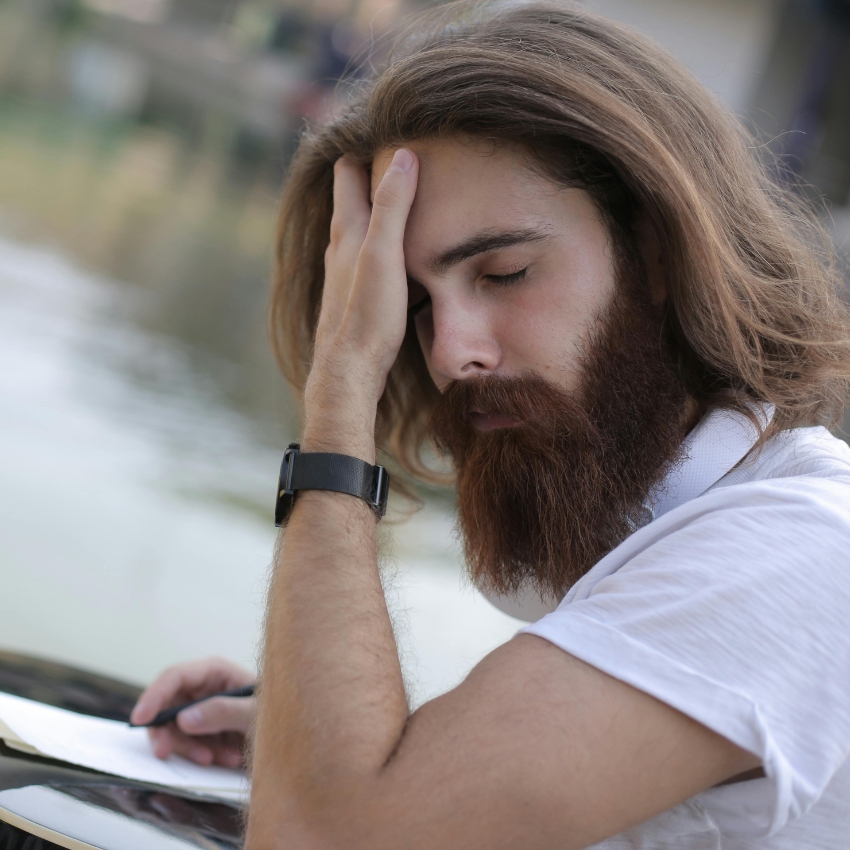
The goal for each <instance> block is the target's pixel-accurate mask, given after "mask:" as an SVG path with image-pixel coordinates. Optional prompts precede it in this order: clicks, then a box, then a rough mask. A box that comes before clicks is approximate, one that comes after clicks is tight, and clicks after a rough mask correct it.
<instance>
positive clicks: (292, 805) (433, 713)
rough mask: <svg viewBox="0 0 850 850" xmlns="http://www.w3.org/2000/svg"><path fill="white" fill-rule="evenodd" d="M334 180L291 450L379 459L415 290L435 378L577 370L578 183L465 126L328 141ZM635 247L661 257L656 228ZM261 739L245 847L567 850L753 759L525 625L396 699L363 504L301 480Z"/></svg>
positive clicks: (595, 243) (594, 220)
mask: <svg viewBox="0 0 850 850" xmlns="http://www.w3.org/2000/svg"><path fill="white" fill-rule="evenodd" d="M393 157H395V158H393ZM404 166H407V167H404ZM334 191H335V196H334V218H333V223H332V226H331V241H330V245H329V248H328V251H327V254H326V284H325V296H324V299H323V303H322V313H321V317H320V321H319V326H318V330H317V337H316V352H315V358H314V364H313V369H312V372H311V374H310V377H309V380H308V384H307V387H306V392H305V414H306V417H305V429H304V434H303V437H302V444H303V447H304V449H305V450H306V451H336V452H341V453H344V454H352V455H355V456H358V457H361V458H363V459H364V460H367V461H369V462H371V463H374V460H375V445H374V437H373V435H374V424H375V413H376V406H377V401H378V399H379V398H380V394H381V392H382V389H383V386H384V382H385V380H386V375H387V372H388V370H389V368H390V366H391V365H392V363H393V361H394V360H395V357H396V355H397V353H398V349H399V347H400V345H401V342H402V338H403V336H404V329H405V323H406V317H407V311H408V309H409V307H411V306H412V307H414V308H415V307H416V306H417V305H418V304H420V302H421V301H422V299H423V298H424V297H430V303H429V304H428V303H426V304H424V305H423V306H422V307H421V309H420V310H419V311H418V312H417V317H416V326H417V333H418V335H419V339H420V343H421V345H422V349H423V352H424V354H425V357H426V361H427V364H428V368H429V372H430V374H431V376H432V378H433V380H434V382H435V384H436V385H437V387H439V388H441V389H442V388H443V387H444V386H445V385H446V383H447V382H449V381H451V380H464V379H467V378H470V377H473V376H475V375H479V374H486V373H495V374H504V375H513V374H518V373H519V372H522V371H524V370H527V369H534V370H535V371H537V372H538V373H539V374H541V375H543V376H544V377H546V378H547V379H549V380H550V381H553V382H555V383H557V384H558V385H560V386H562V387H564V388H565V389H571V388H573V387H574V386H575V382H576V379H577V374H576V370H575V361H576V355H577V352H578V351H579V350H580V340H581V338H582V334H583V332H584V331H585V330H586V329H587V327H588V326H589V325H590V324H591V323H592V322H593V321H594V319H595V317H596V316H597V315H598V314H599V312H600V310H601V309H602V308H603V307H604V306H605V304H606V303H607V302H608V299H609V298H610V297H611V295H612V293H613V291H614V272H613V267H612V264H611V258H610V251H609V246H608V239H607V234H606V232H605V228H604V226H603V224H602V222H601V221H600V219H599V217H598V215H597V214H596V210H595V209H594V207H593V204H592V203H591V202H590V199H589V198H588V197H587V195H585V194H584V193H583V192H580V191H577V190H563V189H559V188H557V187H555V186H553V185H552V184H549V183H546V182H545V181H542V180H541V178H539V177H537V176H535V175H534V174H533V173H532V172H531V171H529V170H528V169H527V168H526V167H525V166H524V162H523V160H522V158H521V157H520V156H519V155H518V153H517V152H514V151H511V150H508V149H499V150H497V151H495V152H493V151H492V150H489V151H488V150H485V149H483V148H482V147H481V146H476V145H471V144H468V143H463V142H462V141H461V140H451V141H446V142H443V143H440V144H416V145H411V146H410V148H409V149H405V150H403V151H401V152H400V153H397V152H393V151H385V152H381V154H380V155H379V156H378V157H377V159H376V162H375V164H374V168H373V175H372V185H371V186H370V184H369V180H368V178H367V176H366V174H365V172H364V171H363V170H362V169H360V168H359V167H357V166H356V165H354V164H353V163H351V162H349V161H347V160H345V159H343V160H340V162H338V163H337V165H336V168H335V188H334ZM370 192H371V197H372V206H371V209H370V204H369V197H370ZM530 227H533V228H534V229H535V231H536V232H539V233H538V235H540V234H542V238H540V239H535V240H533V241H526V242H524V243H522V244H516V245H511V246H509V247H504V246H503V247H501V248H499V249H498V250H491V251H488V252H486V253H478V254H475V255H474V256H466V257H464V258H463V259H458V256H459V255H458V252H457V251H456V250H455V252H454V255H453V256H454V259H458V261H457V262H454V263H443V264H442V265H440V264H437V263H435V262H433V261H434V259H435V258H438V257H440V256H441V255H446V256H448V258H449V259H451V258H452V255H451V252H452V250H453V249H456V248H457V247H458V245H462V244H464V243H468V242H469V240H471V239H474V238H476V237H480V236H481V232H482V230H483V231H485V233H487V234H489V235H491V236H492V235H493V234H494V233H500V232H505V231H511V232H515V231H516V230H517V229H518V228H530ZM645 250H646V251H647V252H648V255H649V256H650V260H651V261H652V263H653V268H654V269H655V271H653V272H652V274H653V275H656V274H657V271H658V268H660V264H658V263H657V262H655V260H654V259H653V257H652V256H651V255H652V252H653V246H652V244H651V241H650V240H647V243H646V245H645ZM445 258H446V257H445V256H444V259H445ZM521 268H527V269H528V271H527V272H526V276H525V278H523V279H522V280H514V281H513V282H510V283H508V282H506V280H505V279H504V276H505V275H509V274H512V273H514V272H517V271H519V270H520V269H521ZM493 276H497V277H493ZM500 277H501V278H502V279H501V280H500V279H499V278H500ZM409 278H410V279H412V282H410V283H408V279H409ZM654 286H655V287H656V288H657V286H658V284H657V281H656V282H655V283H654ZM376 305H379V308H378V309H376ZM477 424H478V425H479V427H499V426H503V425H510V424H511V423H505V422H498V421H479V422H478V423H477ZM179 678H180V677H179V676H177V680H179ZM174 686H176V685H175V684H174V683H172V687H174ZM152 687H154V686H152ZM167 692H168V688H160V690H159V691H158V693H159V697H158V700H153V699H152V700H151V701H150V703H147V702H146V703H145V705H146V706H148V710H149V711H152V710H153V709H154V708H156V707H157V705H159V704H162V705H164V704H165V703H163V702H161V700H162V699H164V698H165V696H164V695H165V694H167ZM143 699H144V698H143ZM154 703H157V705H155V704H154ZM254 753H255V754H254V766H253V790H252V797H251V805H250V815H249V821H248V832H247V837H246V847H247V848H248V850H267V848H278V847H280V848H284V847H286V848H304V849H305V850H314V848H315V850H319V849H320V848H321V850H329V848H337V847H339V848H343V847H344V848H349V850H350V849H351V848H353V850H359V848H363V850H382V848H387V850H389V849H390V848H398V847H405V848H410V850H420V848H421V850H425V849H426V848H434V850H437V848H440V850H445V848H449V847H457V848H467V847H470V848H471V847H487V848H491V850H500V848H505V850H507V848H511V850H514V848H516V847H522V848H524V850H537V848H540V850H543V848H554V847H558V848H559V850H569V848H580V847H586V846H588V845H590V844H593V843H596V842H598V841H600V840H602V839H604V838H606V837H609V836H611V835H615V834H617V833H619V832H621V831H623V830H625V829H627V828H628V827H630V826H632V825H634V824H636V823H639V822H641V821H643V820H646V819H647V818H649V817H651V816H653V815H655V814H657V813H659V812H662V811H664V810H666V809H669V808H671V807H672V806H675V805H677V804H678V803H680V802H682V801H684V800H686V799H687V798H689V797H691V796H693V795H694V794H696V793H697V792H699V791H701V790H703V789H706V788H709V787H712V786H714V785H717V784H719V783H721V782H724V781H727V780H729V779H731V778H733V777H736V776H738V775H740V774H742V773H744V772H745V771H748V770H751V769H753V768H756V767H758V765H759V761H758V759H757V757H756V756H754V755H753V754H751V753H748V752H746V751H744V750H741V749H740V748H738V747H737V746H735V745H734V744H732V743H731V742H729V741H727V740H726V739H724V738H722V737H720V736H718V735H717V734H715V733H714V732H712V731H710V730H709V729H707V728H705V727H703V726H701V725H700V724H699V723H697V722H695V721H694V720H692V719H690V718H688V717H686V716H685V715H683V714H680V713H679V712H677V711H676V710H674V709H672V708H671V707H669V706H667V705H665V704H664V703H661V702H659V701H657V700H655V699H654V698H652V697H650V696H648V695H647V694H644V693H642V692H641V691H638V690H635V689H633V688H631V687H629V686H628V685H626V684H624V683H622V682H620V681H618V680H616V679H613V678H611V677H609V676H607V675H605V674H604V673H601V672H600V671H598V670H596V669H595V668H593V667H590V666H588V665H586V664H584V663H583V662H581V661H579V660H578V659H576V658H574V657H572V656H570V655H569V654H567V653H565V652H563V651H562V650H560V649H558V648H556V647H554V646H553V645H551V644H549V643H548V642H547V641H545V640H542V639H540V638H537V637H535V636H531V635H521V636H519V637H517V638H514V639H513V640H511V641H508V642H507V643H506V644H504V645H503V646H501V647H499V648H498V649H497V650H495V651H494V652H493V653H491V654H490V655H489V656H487V658H485V659H484V660H483V661H482V662H481V663H480V664H478V665H477V666H476V667H475V668H474V669H473V671H472V672H471V673H470V675H469V676H468V677H467V679H466V680H465V681H464V682H463V683H462V684H461V685H459V686H458V687H457V688H455V689H454V690H453V691H450V692H449V693H447V694H445V695H444V696H441V697H439V698H437V699H435V700H432V701H431V702H428V703H426V704H425V705H423V706H422V707H421V708H419V709H417V710H416V711H415V712H411V711H410V710H409V707H408V704H407V701H406V698H405V692H404V685H403V681H402V675H401V668H400V664H399V659H398V652H397V648H396V645H395V642H394V638H393V633H392V628H391V624H390V618H389V615H388V613H387V608H386V602H385V600H384V596H383V592H382V589H381V582H380V576H379V571H378V566H377V547H376V542H375V519H374V515H373V514H372V512H371V511H370V509H369V508H368V506H367V505H366V504H365V503H363V502H362V501H360V500H358V499H353V498H351V497H348V496H345V495H342V494H338V493H329V492H324V491H307V492H304V493H302V494H300V495H299V497H298V500H297V501H296V504H295V508H294V510H293V513H292V516H291V518H290V521H289V525H288V528H287V531H286V535H285V540H284V542H283V545H281V546H280V547H279V549H278V553H277V557H276V563H275V574H274V580H273V584H272V588H271V592H270V598H269V610H268V630H267V634H266V647H265V656H264V666H263V674H262V688H261V691H260V696H259V701H258V711H257V719H256V730H255V744H254Z"/></svg>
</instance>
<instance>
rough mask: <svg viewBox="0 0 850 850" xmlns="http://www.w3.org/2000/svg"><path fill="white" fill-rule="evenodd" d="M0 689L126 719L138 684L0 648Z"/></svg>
mask: <svg viewBox="0 0 850 850" xmlns="http://www.w3.org/2000/svg"><path fill="white" fill-rule="evenodd" d="M0 691H2V692H3V693H7V694H14V695H15V696H18V697H26V698H27V699H32V700H36V701H37V702H43V703H46V704H47V705H55V706H57V707H58V708H67V709H68V710H69V711H76V712H77V713H78V714H90V715H92V716H94V717H106V718H108V719H109V720H127V719H128V718H129V717H130V711H131V710H132V708H133V706H134V705H135V704H136V699H138V696H139V694H140V693H141V688H139V687H137V686H136V685H130V684H128V683H127V682H122V681H120V680H119V679H111V678H109V677H108V676H101V675H99V674H97V673H90V672H89V671H88V670H80V669H78V668H76V667H71V666H69V665H67V664H59V663H57V662H55V661H46V660H44V659H42V658H34V657H33V656H30V655H20V654H19V653H14V652H2V651H0Z"/></svg>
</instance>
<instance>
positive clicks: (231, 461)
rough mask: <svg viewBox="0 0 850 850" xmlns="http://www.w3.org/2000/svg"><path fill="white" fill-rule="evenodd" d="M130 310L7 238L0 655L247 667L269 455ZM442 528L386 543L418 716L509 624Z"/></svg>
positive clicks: (111, 668)
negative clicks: (475, 585)
mask: <svg viewBox="0 0 850 850" xmlns="http://www.w3.org/2000/svg"><path fill="white" fill-rule="evenodd" d="M133 297H134V296H133V293H132V290H129V291H128V288H127V287H126V286H121V287H118V286H116V285H114V284H112V283H111V282H109V281H105V280H98V279H95V278H94V277H93V276H91V275H89V274H86V273H83V272H81V271H80V270H79V269H76V268H74V267H73V265H72V264H71V263H70V262H69V261H68V260H67V259H65V258H64V257H63V256H61V255H59V254H57V253H54V252H51V251H49V250H46V249H44V248H40V247H31V246H24V245H22V244H20V243H15V242H13V241H8V240H2V239H0V364H2V365H0V446H2V451H0V582H2V591H3V592H2V596H0V599H2V602H0V646H2V647H4V648H9V649H17V650H22V651H26V652H33V653H38V654H42V655H45V656H49V657H52V658H57V659H60V660H67V661H71V662H75V663H77V664H80V665H83V666H86V667H89V668H92V669H95V670H99V671H104V672H108V673H112V674H116V675H119V676H121V677H124V678H127V679H130V680H134V681H137V682H140V683H141V682H145V681H147V680H148V679H150V677H151V676H153V675H155V674H156V673H157V671H158V670H160V669H161V668H162V667H164V666H166V665H168V664H172V663H174V662H177V661H181V660H185V659H190V658H195V657H198V656H203V655H208V654H220V655H225V656H227V657H229V658H232V659H233V660H235V661H238V662H240V663H242V664H245V665H248V666H252V665H253V659H254V656H255V650H256V646H257V641H258V638H259V623H260V618H261V615H262V606H263V595H264V591H265V585H266V575H267V568H268V564H269V560H270V553H271V551H272V545H273V542H274V528H273V526H272V524H271V501H272V499H273V497H274V484H275V478H276V475H277V467H278V463H279V449H280V448H281V447H275V448H269V447H266V446H264V445H263V443H262V442H261V440H260V439H259V438H258V436H257V434H256V432H255V430H254V426H252V424H251V423H250V422H249V421H247V420H246V419H244V418H243V417H242V416H240V415H239V414H237V413H234V412H233V411H232V410H231V409H228V407H227V406H226V405H224V404H223V402H222V400H221V398H220V397H219V396H218V395H217V392H216V389H215V387H214V386H212V385H208V384H207V383H205V380H204V378H203V375H202V374H201V373H199V372H198V370H196V369H193V367H192V365H191V356H190V352H187V351H184V350H182V349H181V348H180V347H179V346H178V345H177V344H175V343H174V341H173V340H170V341H169V340H166V339H165V338H159V337H156V336H154V335H152V334H150V333H146V332H142V331H140V330H139V329H138V328H137V327H135V326H134V325H133V324H132V323H131V321H130V320H129V318H128V316H129V315H130V314H131V311H128V305H129V304H130V300H131V299H132V298H133ZM142 367H143V368H142ZM139 375H143V376H148V379H147V380H145V381H141V380H139V379H138V376H139ZM151 375H155V376H157V377H156V380H151V379H150V376H151ZM134 376H135V377H134ZM451 524H452V520H451V517H450V516H448V515H447V514H446V513H445V511H444V510H441V509H439V508H437V507H433V506H432V507H430V508H428V509H426V511H424V512H423V513H422V514H421V515H419V516H418V517H417V518H415V519H414V520H412V521H410V522H408V523H406V524H405V525H402V526H400V527H398V528H397V529H396V531H395V560H396V569H395V570H394V573H395V576H394V578H393V579H392V581H391V586H392V590H391V597H392V599H393V602H392V607H393V611H394V616H395V619H396V620H397V622H398V624H399V629H400V635H401V640H402V645H403V656H404V659H405V664H406V667H407V671H408V676H409V678H410V679H411V681H412V682H414V693H415V695H416V698H417V700H421V699H423V698H425V697H427V696H429V695H433V694H435V693H437V692H439V691H441V690H444V689H445V688H447V687H449V686H451V685H452V684H453V683H455V682H456V681H458V680H459V678H460V677H461V676H462V675H463V674H464V672H465V671H466V670H468V669H469V667H470V666H471V665H472V664H473V663H474V662H475V661H476V660H477V659H479V658H480V657H481V656H483V655H484V654H485V653H486V652H487V651H488V650H489V649H491V648H492V647H494V646H496V645H498V644H499V643H501V642H503V641H504V640H506V639H508V638H509V637H510V636H511V635H512V634H513V632H514V631H515V629H516V628H517V627H518V625H519V624H518V622H517V621H515V620H512V619H511V618H509V617H507V616H505V615H502V614H501V613H499V612H497V611H496V610H495V609H493V608H492V607H491V606H490V605H489V604H488V603H487V602H486V601H484V600H483V599H482V598H481V597H479V596H478V595H477V594H476V593H475V592H474V591H473V590H471V589H470V588H469V587H468V586H466V585H465V584H464V583H463V581H462V578H461V575H460V571H459V569H458V567H457V554H456V551H455V550H454V549H453V548H452V538H451Z"/></svg>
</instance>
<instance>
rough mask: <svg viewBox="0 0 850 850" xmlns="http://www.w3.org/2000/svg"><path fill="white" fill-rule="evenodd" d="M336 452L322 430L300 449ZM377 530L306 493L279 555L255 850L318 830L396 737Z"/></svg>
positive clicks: (354, 510) (345, 504) (259, 736)
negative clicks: (278, 838)
mask: <svg viewBox="0 0 850 850" xmlns="http://www.w3.org/2000/svg"><path fill="white" fill-rule="evenodd" d="M346 439H347V440H349V441H350V440H351V432H349V434H348V435H347V437H346ZM341 444H342V438H340V440H339V441H336V440H335V439H334V438H333V436H332V435H329V434H328V433H327V432H325V433H324V434H319V433H314V434H313V435H312V436H311V435H310V434H309V433H308V434H305V440H304V449H305V450H322V451H340V450H342V448H343V446H342V445H341ZM354 449H355V447H354V446H352V447H351V448H350V449H349V451H353V450H354ZM372 451H374V447H373V449H372ZM359 454H361V455H362V454H363V452H362V451H361V452H359ZM375 525H376V524H375V515H374V513H373V512H372V511H371V509H370V508H369V507H368V506H367V505H366V504H365V503H364V502H362V501H360V500H358V499H355V498H352V497H351V496H346V495H343V494H338V493H328V492H322V491H309V492H304V493H302V494H301V495H299V497H298V499H297V501H296V505H295V508H294V510H293V512H292V516H291V518H290V522H289V526H288V528H287V530H286V533H285V535H284V536H283V538H282V545H281V546H279V547H278V552H277V557H276V563H275V572H274V578H273V583H272V590H271V597H270V601H269V610H268V620H267V632H266V646H265V654H264V662H263V672H262V683H263V684H262V691H261V695H260V700H259V713H258V721H257V729H256V736H255V744H254V753H255V754H254V789H253V797H252V806H251V809H252V817H251V821H250V829H249V846H250V847H252V848H258V850H259V848H265V847H271V846H274V845H275V842H274V840H273V836H275V835H277V834H280V830H284V831H285V832H286V833H287V834H288V836H289V840H291V839H292V837H293V835H294V834H298V833H301V832H302V831H306V832H310V831H312V828H313V821H314V818H315V819H317V820H322V821H324V822H326V823H327V822H328V819H329V818H331V819H332V817H333V816H334V815H335V814H338V813H339V812H340V811H342V810H343V809H344V808H345V806H343V805H342V804H341V801H347V802H348V803H349V804H350V803H351V802H352V795H356V793H357V792H358V790H361V791H365V790H366V789H367V788H368V787H369V786H370V784H371V782H370V780H371V779H374V778H375V777H377V775H378V773H379V772H380V769H381V767H382V766H383V765H384V763H385V762H386V760H387V758H388V757H389V755H390V754H391V752H392V751H393V749H394V747H395V746H396V744H397V742H398V740H399V738H400V736H401V734H402V731H403V729H404V725H405V723H406V721H407V717H408V707H407V702H406V698H405V693H404V686H403V680H402V675H401V670H400V667H399V660H398V653H397V650H396V645H395V641H394V638H393V633H392V628H391V624H390V618H389V615H388V613H387V608H386V603H385V600H384V595H383V591H382V587H381V581H380V575H379V571H378V561H377V547H376V531H375ZM254 813H256V817H255V816H254ZM261 818H262V820H261ZM311 843H312V841H309V840H307V839H306V838H305V841H304V844H305V846H310V844H311ZM289 846H298V843H293V844H291V845H289Z"/></svg>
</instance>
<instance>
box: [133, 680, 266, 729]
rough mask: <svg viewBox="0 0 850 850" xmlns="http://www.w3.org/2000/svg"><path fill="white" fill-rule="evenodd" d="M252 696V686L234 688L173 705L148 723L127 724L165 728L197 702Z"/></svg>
mask: <svg viewBox="0 0 850 850" xmlns="http://www.w3.org/2000/svg"><path fill="white" fill-rule="evenodd" d="M252 696H254V685H245V687H244V688H234V689H233V690H232V691H222V692H221V693H219V694H209V695H208V696H205V697H201V698H200V699H193V700H192V702H184V703H183V705H175V706H174V707H173V708H166V709H165V710H164V711H160V713H159V714H157V716H156V717H154V719H153V720H151V722H150V723H130V721H129V720H128V721H127V722H128V723H129V724H130V726H165V724H166V723H170V722H171V721H172V720H174V718H175V717H177V715H178V714H180V712H181V711H183V709H184V708H188V707H189V706H190V705H197V704H198V703H199V702H204V701H205V700H208V699H214V698H215V697H252Z"/></svg>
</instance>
